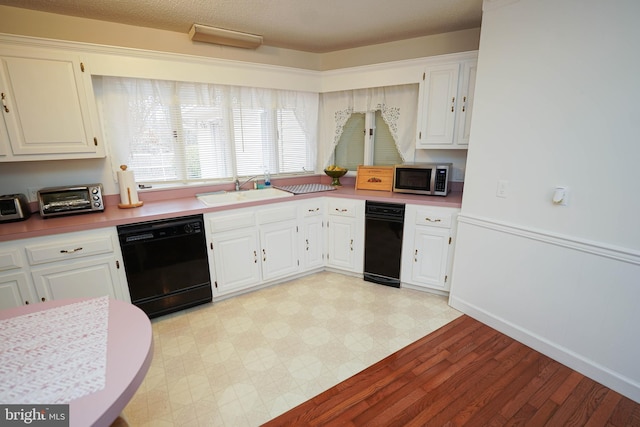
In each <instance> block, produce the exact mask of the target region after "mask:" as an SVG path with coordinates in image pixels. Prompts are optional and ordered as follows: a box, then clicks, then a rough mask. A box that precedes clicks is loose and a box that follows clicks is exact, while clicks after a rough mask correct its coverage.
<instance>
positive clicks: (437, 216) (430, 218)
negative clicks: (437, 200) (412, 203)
mask: <svg viewBox="0 0 640 427" xmlns="http://www.w3.org/2000/svg"><path fill="white" fill-rule="evenodd" d="M452 215H453V214H452V213H450V212H440V211H437V210H432V209H418V210H417V211H416V225H430V226H433V227H443V228H451V217H452Z"/></svg>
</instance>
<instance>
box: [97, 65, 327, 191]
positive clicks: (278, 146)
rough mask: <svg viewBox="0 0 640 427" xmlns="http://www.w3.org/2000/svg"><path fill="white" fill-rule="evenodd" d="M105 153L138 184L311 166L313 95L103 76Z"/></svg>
mask: <svg viewBox="0 0 640 427" xmlns="http://www.w3.org/2000/svg"><path fill="white" fill-rule="evenodd" d="M100 83H101V85H102V87H101V95H100V100H101V107H102V111H103V116H104V119H105V120H104V121H105V133H106V136H107V138H108V141H109V144H110V149H111V151H112V153H111V155H110V157H111V158H112V162H114V165H115V168H117V167H118V165H120V164H126V165H127V166H128V167H129V168H130V169H131V170H134V171H135V173H136V180H137V181H139V182H145V183H153V182H167V183H189V182H198V181H215V180H230V179H233V178H235V177H238V176H241V177H242V176H252V175H262V174H263V173H264V172H265V171H269V172H270V173H271V175H276V176H277V175H278V174H280V175H283V174H303V173H312V172H313V171H314V164H315V155H316V154H315V153H316V132H317V103H318V95H317V94H313V93H306V92H293V91H277V90H268V89H256V88H244V87H232V86H222V85H207V84H198V83H184V82H166V81H152V80H141V79H125V78H116V77H102V78H101V80H100Z"/></svg>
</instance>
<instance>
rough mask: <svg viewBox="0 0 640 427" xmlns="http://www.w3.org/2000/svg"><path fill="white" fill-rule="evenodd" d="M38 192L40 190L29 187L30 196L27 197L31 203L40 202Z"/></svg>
mask: <svg viewBox="0 0 640 427" xmlns="http://www.w3.org/2000/svg"><path fill="white" fill-rule="evenodd" d="M38 190H39V188H35V187H27V191H28V192H29V194H27V197H28V198H29V201H30V202H37V201H38Z"/></svg>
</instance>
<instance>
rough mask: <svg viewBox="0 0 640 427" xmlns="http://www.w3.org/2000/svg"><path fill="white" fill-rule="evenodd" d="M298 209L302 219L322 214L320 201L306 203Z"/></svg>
mask: <svg viewBox="0 0 640 427" xmlns="http://www.w3.org/2000/svg"><path fill="white" fill-rule="evenodd" d="M300 209H301V212H302V216H303V217H304V218H308V217H312V216H321V215H322V214H323V213H324V207H323V205H322V202H321V201H318V202H317V203H308V204H306V205H304V206H302V207H301V208H300Z"/></svg>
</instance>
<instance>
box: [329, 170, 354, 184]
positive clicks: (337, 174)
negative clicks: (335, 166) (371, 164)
mask: <svg viewBox="0 0 640 427" xmlns="http://www.w3.org/2000/svg"><path fill="white" fill-rule="evenodd" d="M347 172H349V169H340V170H327V169H325V170H324V173H326V174H327V176H330V177H331V178H333V180H332V181H331V185H342V184H340V177H341V176H344V174H346V173H347Z"/></svg>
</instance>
